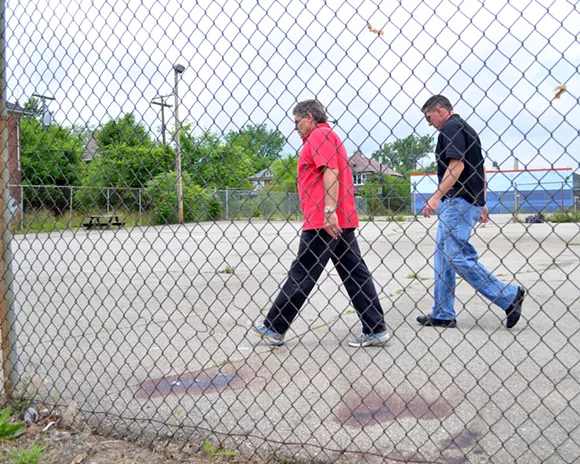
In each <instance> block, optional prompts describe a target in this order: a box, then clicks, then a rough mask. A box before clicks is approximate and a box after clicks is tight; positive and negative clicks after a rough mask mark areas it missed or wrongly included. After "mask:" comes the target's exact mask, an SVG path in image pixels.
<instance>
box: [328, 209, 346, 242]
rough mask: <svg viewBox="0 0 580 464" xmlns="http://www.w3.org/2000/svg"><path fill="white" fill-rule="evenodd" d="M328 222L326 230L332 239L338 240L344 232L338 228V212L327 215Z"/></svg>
mask: <svg viewBox="0 0 580 464" xmlns="http://www.w3.org/2000/svg"><path fill="white" fill-rule="evenodd" d="M325 216H326V220H325V221H324V230H325V231H326V232H327V233H328V235H330V236H331V237H332V238H334V239H337V238H338V237H339V236H340V233H341V232H342V229H341V228H340V227H339V226H338V215H337V214H336V211H335V212H334V213H331V214H326V215H325Z"/></svg>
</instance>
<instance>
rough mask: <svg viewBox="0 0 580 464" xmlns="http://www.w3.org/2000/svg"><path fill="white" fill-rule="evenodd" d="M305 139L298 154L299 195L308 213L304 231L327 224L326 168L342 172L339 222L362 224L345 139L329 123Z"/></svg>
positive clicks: (303, 211) (344, 225) (346, 224)
mask: <svg viewBox="0 0 580 464" xmlns="http://www.w3.org/2000/svg"><path fill="white" fill-rule="evenodd" d="M302 140H303V142H304V147H303V148H302V151H301V152H300V156H299V157H298V194H299V196H300V206H301V207H302V213H303V214H304V227H303V230H311V229H322V228H323V227H324V221H325V215H324V206H325V203H324V198H325V196H326V189H325V188H324V179H323V174H322V171H323V170H322V168H323V167H328V168H331V169H336V170H337V171H338V180H339V187H338V204H337V209H336V213H337V215H338V225H339V226H340V227H341V228H342V229H350V228H355V227H358V215H357V212H356V207H355V205H354V187H353V184H352V172H351V170H350V166H349V165H348V156H347V154H346V149H345V148H344V145H343V144H342V141H341V140H340V139H339V138H338V135H336V134H335V133H334V132H333V130H332V129H331V128H330V126H329V125H328V124H319V125H318V126H317V127H315V128H314V130H313V131H312V132H311V133H310V134H309V135H308V136H307V137H306V138H303V139H302Z"/></svg>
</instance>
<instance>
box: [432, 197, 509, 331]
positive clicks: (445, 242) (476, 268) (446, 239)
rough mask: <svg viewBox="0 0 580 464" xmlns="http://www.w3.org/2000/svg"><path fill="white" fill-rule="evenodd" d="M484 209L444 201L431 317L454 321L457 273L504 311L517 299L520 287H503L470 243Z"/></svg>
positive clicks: (461, 201) (447, 200)
mask: <svg viewBox="0 0 580 464" xmlns="http://www.w3.org/2000/svg"><path fill="white" fill-rule="evenodd" d="M481 209H482V208H481V206H475V205H472V204H471V203H469V202H468V201H467V200H464V199H463V198H452V199H446V200H445V201H442V202H441V206H440V208H439V227H438V228H437V238H436V246H435V304H434V305H433V311H432V312H431V316H432V317H435V318H437V319H445V320H451V319H455V309H454V308H453V306H454V303H455V275H456V274H457V275H459V276H461V277H462V278H463V279H465V281H467V282H468V283H469V284H470V285H471V286H472V287H473V288H475V290H477V291H478V292H479V293H481V294H482V295H483V296H485V297H486V298H487V299H488V300H490V301H491V302H492V303H495V304H496V305H498V306H499V307H500V308H502V309H504V310H506V309H508V308H509V306H510V305H511V304H512V303H513V302H514V301H515V299H516V295H517V292H518V287H517V286H516V285H511V284H509V285H508V284H504V283H503V282H500V281H499V280H498V279H497V277H495V276H494V275H493V274H491V273H490V272H489V271H488V270H487V269H486V268H485V267H484V266H483V264H481V263H480V262H479V261H478V255H477V251H475V248H474V247H473V245H472V244H471V243H469V238H470V237H471V233H472V232H473V228H474V227H475V225H476V224H477V221H478V220H479V217H480V216H481Z"/></svg>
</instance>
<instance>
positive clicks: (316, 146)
mask: <svg viewBox="0 0 580 464" xmlns="http://www.w3.org/2000/svg"><path fill="white" fill-rule="evenodd" d="M307 143H308V145H310V154H311V159H312V163H313V164H314V166H315V167H316V169H317V170H320V169H321V168H323V167H328V168H330V169H338V157H339V152H338V146H337V145H336V143H335V142H334V140H333V138H332V135H331V134H329V133H326V132H324V131H322V130H314V131H313V132H312V134H310V137H308V141H307Z"/></svg>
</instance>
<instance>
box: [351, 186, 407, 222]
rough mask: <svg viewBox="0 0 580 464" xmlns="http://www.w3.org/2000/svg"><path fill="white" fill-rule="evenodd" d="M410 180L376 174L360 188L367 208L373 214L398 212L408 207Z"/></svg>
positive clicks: (381, 214) (380, 214) (382, 214)
mask: <svg viewBox="0 0 580 464" xmlns="http://www.w3.org/2000/svg"><path fill="white" fill-rule="evenodd" d="M410 195H411V182H410V181H409V179H408V178H406V177H397V176H376V177H373V178H372V179H370V180H368V181H367V183H366V184H365V186H364V187H363V188H362V190H361V196H362V197H364V198H366V199H367V208H368V211H370V212H371V215H373V216H377V215H379V216H384V215H387V214H391V213H400V212H402V211H405V210H407V209H409V198H410Z"/></svg>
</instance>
